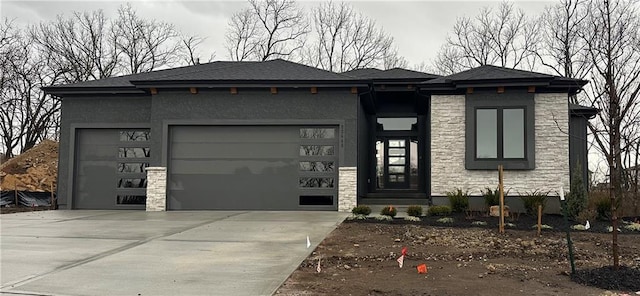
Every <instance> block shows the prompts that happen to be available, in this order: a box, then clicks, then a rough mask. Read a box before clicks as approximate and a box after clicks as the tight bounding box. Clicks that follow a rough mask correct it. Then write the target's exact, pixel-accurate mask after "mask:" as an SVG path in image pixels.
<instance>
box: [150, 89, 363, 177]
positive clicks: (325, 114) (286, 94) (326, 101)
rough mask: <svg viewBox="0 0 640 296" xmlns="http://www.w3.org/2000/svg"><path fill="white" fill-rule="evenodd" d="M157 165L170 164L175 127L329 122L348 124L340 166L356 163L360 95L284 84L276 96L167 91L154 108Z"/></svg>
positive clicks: (245, 91)
mask: <svg viewBox="0 0 640 296" xmlns="http://www.w3.org/2000/svg"><path fill="white" fill-rule="evenodd" d="M151 114H152V118H151V142H152V145H151V148H152V149H158V147H162V151H163V152H162V153H161V154H159V153H152V155H151V163H152V165H156V164H158V165H162V166H166V165H167V163H166V159H167V158H166V155H167V153H168V152H167V149H168V141H167V138H166V134H167V131H168V126H169V125H178V124H184V125H225V124H228V125H232V124H252V123H254V124H314V123H315V124H329V122H333V123H334V124H335V123H338V122H340V123H343V124H344V126H343V130H342V131H341V133H340V136H341V139H340V146H341V150H340V153H341V154H340V166H346V167H355V166H356V157H357V114H358V96H357V95H356V94H351V93H350V89H348V88H342V89H322V88H321V89H318V93H317V94H311V93H310V91H309V89H308V88H300V89H284V88H279V89H278V93H277V94H271V93H270V91H269V89H268V88H264V89H243V88H238V94H231V93H230V92H229V89H227V88H225V89H219V90H218V89H212V90H206V89H203V90H200V91H199V92H198V93H197V94H191V93H190V92H189V90H188V89H184V90H182V89H181V90H162V89H160V90H159V92H158V94H156V95H154V96H153V101H152V106H151Z"/></svg>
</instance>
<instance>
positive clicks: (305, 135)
mask: <svg viewBox="0 0 640 296" xmlns="http://www.w3.org/2000/svg"><path fill="white" fill-rule="evenodd" d="M335 137H336V130H335V129H334V128H301V129H300V138H302V139H333V138H335Z"/></svg>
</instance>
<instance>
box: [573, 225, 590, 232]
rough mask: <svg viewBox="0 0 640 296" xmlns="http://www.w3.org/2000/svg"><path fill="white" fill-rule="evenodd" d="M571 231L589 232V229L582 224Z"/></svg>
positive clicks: (574, 226)
mask: <svg viewBox="0 0 640 296" xmlns="http://www.w3.org/2000/svg"><path fill="white" fill-rule="evenodd" d="M571 229H573V230H580V231H585V230H587V227H585V226H584V225H582V224H576V225H573V226H571Z"/></svg>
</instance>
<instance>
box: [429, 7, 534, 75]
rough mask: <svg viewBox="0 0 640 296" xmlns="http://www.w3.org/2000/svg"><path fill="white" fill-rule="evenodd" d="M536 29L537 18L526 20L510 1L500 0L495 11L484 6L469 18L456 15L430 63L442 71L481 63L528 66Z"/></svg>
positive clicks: (465, 67) (526, 67) (462, 68)
mask: <svg viewBox="0 0 640 296" xmlns="http://www.w3.org/2000/svg"><path fill="white" fill-rule="evenodd" d="M538 30H539V24H538V22H534V21H529V20H528V19H527V18H526V17H525V15H524V12H522V11H521V10H516V9H514V7H513V4H511V3H508V2H503V3H502V4H500V6H499V8H498V10H497V11H495V12H494V11H493V10H492V9H491V8H488V7H485V8H483V9H482V11H481V12H480V13H479V14H478V16H477V17H476V18H475V19H473V20H472V19H470V18H469V17H461V18H458V19H457V21H456V23H455V25H454V27H453V33H452V35H450V36H448V37H447V41H446V43H445V44H444V45H443V46H442V48H441V49H440V51H439V53H438V56H437V57H436V60H435V65H434V66H435V67H436V68H437V69H438V70H439V72H441V73H442V74H451V73H454V72H458V71H460V70H464V69H469V68H473V67H477V66H481V65H498V66H502V67H510V68H523V69H532V68H534V67H535V60H536V59H535V54H534V52H535V50H536V47H537V44H538V38H539V37H538V35H539V34H538Z"/></svg>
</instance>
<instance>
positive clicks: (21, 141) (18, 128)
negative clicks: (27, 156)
mask: <svg viewBox="0 0 640 296" xmlns="http://www.w3.org/2000/svg"><path fill="white" fill-rule="evenodd" d="M0 27H1V29H0V33H1V34H2V35H1V36H0V37H1V39H2V45H0V48H1V51H2V58H0V59H1V65H2V79H1V84H2V85H1V86H2V87H1V89H0V94H1V99H0V107H1V108H0V138H2V143H3V146H4V147H3V148H4V149H5V151H4V156H5V157H4V158H10V157H12V156H13V153H14V151H15V150H16V149H17V148H19V150H20V151H21V152H24V151H26V150H28V149H30V148H31V147H33V146H34V145H35V144H37V143H38V142H39V141H41V140H43V139H44V138H47V137H52V136H53V135H54V134H55V133H56V130H55V128H56V126H57V125H56V123H57V114H58V111H59V109H60V101H59V100H57V99H55V98H52V97H50V96H47V95H45V94H44V93H43V92H42V91H41V90H40V87H42V86H45V85H49V84H50V83H52V82H53V81H57V79H58V78H59V77H60V73H59V72H55V71H52V68H50V67H49V66H48V65H49V63H52V57H51V56H42V55H41V54H40V53H39V52H38V51H37V48H36V45H35V43H34V40H33V39H31V38H30V36H29V35H28V34H27V33H25V32H24V31H21V30H19V29H17V28H14V27H13V25H12V23H11V22H9V21H7V20H6V19H5V22H4V23H3V24H2V25H1V26H0Z"/></svg>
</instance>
